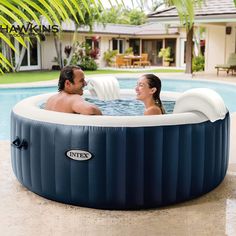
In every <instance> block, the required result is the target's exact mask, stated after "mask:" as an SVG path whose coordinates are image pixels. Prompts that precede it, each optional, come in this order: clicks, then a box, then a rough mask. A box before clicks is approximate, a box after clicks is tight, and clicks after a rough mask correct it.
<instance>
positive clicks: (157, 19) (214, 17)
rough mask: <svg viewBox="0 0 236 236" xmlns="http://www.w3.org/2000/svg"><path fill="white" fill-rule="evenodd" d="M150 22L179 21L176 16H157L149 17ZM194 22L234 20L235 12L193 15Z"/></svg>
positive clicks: (168, 22)
mask: <svg viewBox="0 0 236 236" xmlns="http://www.w3.org/2000/svg"><path fill="white" fill-rule="evenodd" d="M149 21H150V22H160V23H166V24H176V23H180V19H179V17H178V16H168V17H166V16H157V17H154V16H153V17H149ZM194 22H195V23H220V22H222V23H229V22H236V14H221V15H208V16H195V19H194Z"/></svg>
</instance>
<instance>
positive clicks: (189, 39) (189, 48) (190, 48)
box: [185, 26, 193, 74]
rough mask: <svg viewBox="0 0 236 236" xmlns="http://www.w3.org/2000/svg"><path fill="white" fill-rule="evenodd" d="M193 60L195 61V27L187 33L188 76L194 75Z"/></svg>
mask: <svg viewBox="0 0 236 236" xmlns="http://www.w3.org/2000/svg"><path fill="white" fill-rule="evenodd" d="M192 60H193V26H192V27H191V28H190V29H189V30H188V31H187V42H186V70H185V73H186V74H192V72H193V70H192Z"/></svg>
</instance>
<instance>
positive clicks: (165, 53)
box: [158, 47, 173, 66]
mask: <svg viewBox="0 0 236 236" xmlns="http://www.w3.org/2000/svg"><path fill="white" fill-rule="evenodd" d="M170 55H171V48H170V47H167V48H162V49H161V50H160V52H159V53H158V57H162V58H163V66H170V62H171V61H173V58H171V57H170Z"/></svg>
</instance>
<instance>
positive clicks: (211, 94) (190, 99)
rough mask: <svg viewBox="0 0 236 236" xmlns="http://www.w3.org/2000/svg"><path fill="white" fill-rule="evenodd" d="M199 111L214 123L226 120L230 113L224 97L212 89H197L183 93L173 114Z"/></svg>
mask: <svg viewBox="0 0 236 236" xmlns="http://www.w3.org/2000/svg"><path fill="white" fill-rule="evenodd" d="M192 111H198V112H201V113H203V114H204V115H205V116H206V117H208V119H209V120H210V121H212V122H214V121H216V120H219V119H224V117H225V115H226V113H227V112H228V110H227V108H226V106H225V103H224V101H223V99H222V97H221V96H220V95H219V94H218V93H216V92H215V91H214V90H212V89H208V88H195V89H190V90H187V91H186V92H184V93H182V94H181V95H180V96H179V98H178V99H177V100H176V104H175V108H174V112H173V113H183V112H192Z"/></svg>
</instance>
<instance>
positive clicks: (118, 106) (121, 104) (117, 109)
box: [85, 98, 175, 116]
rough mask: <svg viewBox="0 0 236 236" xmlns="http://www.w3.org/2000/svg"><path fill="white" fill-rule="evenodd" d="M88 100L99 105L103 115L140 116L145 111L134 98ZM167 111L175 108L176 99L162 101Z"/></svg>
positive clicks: (170, 111) (87, 99)
mask: <svg viewBox="0 0 236 236" xmlns="http://www.w3.org/2000/svg"><path fill="white" fill-rule="evenodd" d="M85 100H86V101H88V102H90V103H93V104H95V105H97V106H98V107H99V108H100V109H101V111H102V114H103V115H107V116H139V115H143V113H144V105H143V103H142V102H140V101H138V100H134V99H116V100H112V101H101V100H99V99H94V98H86V99H85ZM162 103H163V106H164V108H165V111H166V113H167V114H168V113H172V112H173V110H174V105H175V102H174V101H162Z"/></svg>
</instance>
